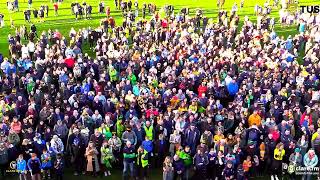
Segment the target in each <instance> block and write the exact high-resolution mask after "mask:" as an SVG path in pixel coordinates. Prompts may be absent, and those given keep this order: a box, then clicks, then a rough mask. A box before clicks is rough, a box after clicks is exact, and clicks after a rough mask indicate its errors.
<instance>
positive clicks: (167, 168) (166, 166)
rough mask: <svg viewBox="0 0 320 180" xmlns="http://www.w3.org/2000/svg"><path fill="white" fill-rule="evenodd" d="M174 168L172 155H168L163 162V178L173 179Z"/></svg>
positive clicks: (165, 179) (164, 179)
mask: <svg viewBox="0 0 320 180" xmlns="http://www.w3.org/2000/svg"><path fill="white" fill-rule="evenodd" d="M173 178H174V168H173V162H172V159H171V157H170V156H167V157H166V158H165V159H164V162H163V180H173Z"/></svg>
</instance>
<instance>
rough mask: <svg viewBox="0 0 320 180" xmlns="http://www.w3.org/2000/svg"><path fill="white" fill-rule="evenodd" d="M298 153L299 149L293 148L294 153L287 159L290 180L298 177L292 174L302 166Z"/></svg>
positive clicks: (300, 156)
mask: <svg viewBox="0 0 320 180" xmlns="http://www.w3.org/2000/svg"><path fill="white" fill-rule="evenodd" d="M300 151H301V150H300V148H295V150H294V153H292V154H291V155H290V157H289V166H288V173H289V176H290V179H291V180H294V179H296V178H297V177H298V176H297V175H296V174H295V172H294V170H295V169H296V167H301V166H302V165H303V161H302V160H303V159H302V155H301V153H300ZM292 170H293V171H292Z"/></svg>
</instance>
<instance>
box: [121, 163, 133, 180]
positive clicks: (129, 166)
mask: <svg viewBox="0 0 320 180" xmlns="http://www.w3.org/2000/svg"><path fill="white" fill-rule="evenodd" d="M133 167H134V164H133V162H131V163H129V162H126V161H123V174H122V177H123V179H126V178H125V177H126V176H127V174H128V169H130V176H131V177H133V175H134V174H133Z"/></svg>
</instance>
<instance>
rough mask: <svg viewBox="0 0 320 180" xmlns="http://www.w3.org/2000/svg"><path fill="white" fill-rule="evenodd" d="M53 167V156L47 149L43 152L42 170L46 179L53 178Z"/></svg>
mask: <svg viewBox="0 0 320 180" xmlns="http://www.w3.org/2000/svg"><path fill="white" fill-rule="evenodd" d="M52 167H53V163H52V157H51V154H50V153H49V152H48V151H47V149H44V150H43V153H42V155H41V169H42V174H43V178H44V179H47V178H48V179H50V178H51V169H52Z"/></svg>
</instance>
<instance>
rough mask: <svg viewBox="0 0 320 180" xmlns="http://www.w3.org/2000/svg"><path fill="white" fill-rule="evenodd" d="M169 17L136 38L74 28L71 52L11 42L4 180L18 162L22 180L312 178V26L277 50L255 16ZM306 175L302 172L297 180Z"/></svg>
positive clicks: (0, 109) (318, 44) (2, 118)
mask: <svg viewBox="0 0 320 180" xmlns="http://www.w3.org/2000/svg"><path fill="white" fill-rule="evenodd" d="M236 6H237V5H236ZM165 9H167V10H165V11H164V12H168V11H171V10H172V11H171V13H163V15H160V14H159V13H157V12H156V11H155V12H154V15H153V17H152V18H151V20H144V19H139V20H134V21H132V22H131V23H134V26H131V25H128V24H127V23H122V24H121V23H119V24H120V25H119V24H118V25H116V24H115V23H116V22H115V21H114V19H111V17H110V18H107V19H105V20H103V21H102V22H103V23H102V24H101V26H99V27H98V28H96V29H92V28H83V29H80V30H79V31H76V30H75V29H73V28H72V29H71V31H70V33H69V35H67V36H69V37H68V38H67V37H66V35H62V34H61V33H60V32H59V31H58V30H48V31H47V32H46V31H44V32H42V33H41V34H39V35H38V34H37V28H36V26H35V25H34V24H33V25H32V26H31V30H30V33H29V32H28V30H27V28H26V27H22V28H20V30H17V31H16V34H15V35H9V37H8V41H9V51H10V55H11V56H10V58H6V57H2V56H0V60H1V64H0V69H1V71H0V72H1V78H0V88H1V89H0V90H1V91H0V92H1V101H0V170H1V171H0V172H1V175H2V176H3V177H4V178H6V177H7V176H8V175H9V173H10V171H9V172H8V171H7V170H8V169H9V170H10V168H12V162H13V161H14V162H16V164H17V168H16V172H18V174H19V177H20V180H27V179H29V178H30V177H31V178H32V180H39V179H42V178H51V177H53V176H55V178H56V179H59V180H61V179H62V178H63V175H64V172H65V169H66V168H68V167H69V168H70V169H72V170H73V172H74V175H75V176H79V175H80V174H86V175H92V176H99V175H100V176H110V175H111V173H112V171H113V170H114V169H117V168H122V169H123V179H129V178H133V179H148V178H149V179H150V170H153V169H156V168H161V169H162V170H163V179H164V180H172V179H192V178H194V179H229V180H231V179H237V180H241V179H248V178H254V177H260V176H264V175H266V174H267V175H271V179H272V180H273V179H276V180H278V179H279V178H281V177H282V176H283V175H285V176H288V177H289V178H290V179H300V178H304V179H311V178H312V177H313V176H315V177H316V176H317V174H318V173H319V172H312V173H314V174H311V172H309V171H311V170H313V169H312V168H317V167H319V165H318V164H319V162H318V157H319V153H320V119H319V116H320V106H319V99H320V91H319V89H320V86H319V70H320V66H319V56H320V35H319V33H320V28H319V24H320V22H319V21H318V19H319V15H312V14H301V13H300V14H297V19H298V21H297V22H296V23H297V33H296V34H295V35H294V36H288V37H287V38H284V37H283V36H279V35H278V34H277V33H276V32H275V30H274V28H273V24H271V23H270V22H271V21H270V17H269V13H268V11H264V10H262V11H261V12H266V13H261V14H259V16H262V18H257V22H253V21H251V20H250V18H249V17H244V18H240V17H239V16H238V15H237V7H235V8H232V10H231V12H227V11H220V12H219V14H218V22H214V21H213V20H212V19H209V18H207V17H206V16H205V13H204V12H202V11H201V10H199V11H198V12H197V13H196V15H195V16H189V15H188V13H187V12H188V11H189V10H188V9H187V8H184V9H183V10H182V11H181V12H179V13H176V14H174V10H173V9H174V8H173V7H169V6H166V8H165ZM271 10H272V8H271V9H270V11H271ZM111 20H112V21H111ZM240 21H242V22H243V25H242V26H239V22H240ZM23 37H25V39H27V40H28V43H27V44H23V43H21V39H22V38H23ZM67 39H68V40H67ZM69 39H70V40H69ZM87 42H88V43H89V44H90V46H92V49H93V50H94V51H95V56H94V57H90V56H89V55H88V54H87V53H86V52H84V50H83V46H84V44H85V43H87ZM302 54H303V56H304V57H303V60H302V61H300V63H298V58H299V56H301V55H302ZM284 167H287V168H284ZM289 167H290V168H289ZM301 167H302V168H303V167H305V168H307V169H308V170H307V171H308V172H303V173H304V174H302V175H301V174H296V172H295V171H294V170H295V168H301ZM287 169H288V170H287ZM292 169H293V171H292Z"/></svg>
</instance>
